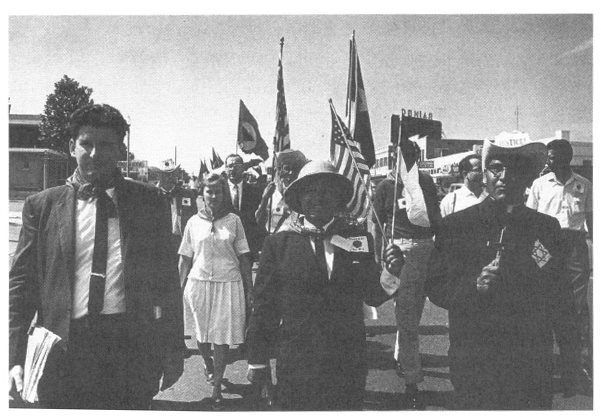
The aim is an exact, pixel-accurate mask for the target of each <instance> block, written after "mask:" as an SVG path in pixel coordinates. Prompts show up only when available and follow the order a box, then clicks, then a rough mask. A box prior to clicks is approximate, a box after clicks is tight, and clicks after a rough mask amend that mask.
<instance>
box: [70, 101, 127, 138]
mask: <svg viewBox="0 0 601 417" xmlns="http://www.w3.org/2000/svg"><path fill="white" fill-rule="evenodd" d="M84 126H91V127H96V128H98V127H105V128H109V129H112V130H114V131H115V133H117V135H118V136H119V137H120V138H121V141H123V138H124V137H125V133H126V132H127V130H128V129H129V125H128V124H127V122H126V121H125V119H124V118H123V116H122V115H121V112H119V110H117V109H116V108H114V107H112V106H109V105H108V104H88V105H86V106H83V107H80V108H78V109H77V110H75V111H74V112H73V114H71V118H70V120H69V128H70V130H71V137H72V138H73V139H77V137H78V136H79V130H80V129H81V128H82V127H84Z"/></svg>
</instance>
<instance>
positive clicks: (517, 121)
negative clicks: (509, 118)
mask: <svg viewBox="0 0 601 417" xmlns="http://www.w3.org/2000/svg"><path fill="white" fill-rule="evenodd" d="M515 130H517V131H519V130H520V106H519V105H516V106H515Z"/></svg>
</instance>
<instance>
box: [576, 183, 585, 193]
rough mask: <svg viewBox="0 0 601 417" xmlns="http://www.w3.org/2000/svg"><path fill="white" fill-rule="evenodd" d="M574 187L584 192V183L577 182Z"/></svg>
mask: <svg viewBox="0 0 601 417" xmlns="http://www.w3.org/2000/svg"><path fill="white" fill-rule="evenodd" d="M574 187H575V188H576V192H578V193H583V192H584V186H583V185H582V184H580V183H579V182H577V183H576V184H575V185H574Z"/></svg>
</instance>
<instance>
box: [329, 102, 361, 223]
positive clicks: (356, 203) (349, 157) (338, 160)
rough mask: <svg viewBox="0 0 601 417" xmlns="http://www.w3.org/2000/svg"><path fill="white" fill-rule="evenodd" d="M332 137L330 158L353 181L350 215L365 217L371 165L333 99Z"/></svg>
mask: <svg viewBox="0 0 601 417" xmlns="http://www.w3.org/2000/svg"><path fill="white" fill-rule="evenodd" d="M330 110H331V112H332V139H331V141H330V160H331V161H332V163H333V164H334V166H335V167H336V169H337V170H338V172H339V173H340V174H342V175H344V176H345V177H347V178H348V179H349V180H350V181H351V182H352V183H353V189H354V192H353V198H352V199H351V201H350V202H349V204H348V205H347V210H348V213H349V215H351V216H352V217H354V218H356V219H359V218H362V219H365V218H366V217H367V214H368V211H369V204H370V200H369V195H368V192H367V189H366V188H365V184H369V182H370V178H369V177H370V176H369V167H368V166H367V164H366V162H365V158H363V155H362V154H361V150H360V149H359V144H358V143H357V141H356V140H354V139H353V138H352V137H351V135H350V132H349V130H348V129H347V127H346V126H345V125H344V122H343V121H342V120H341V119H340V116H338V114H337V113H336V110H335V109H334V105H333V104H332V100H330Z"/></svg>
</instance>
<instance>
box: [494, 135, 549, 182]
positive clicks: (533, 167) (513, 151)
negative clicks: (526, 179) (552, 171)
mask: <svg viewBox="0 0 601 417" xmlns="http://www.w3.org/2000/svg"><path fill="white" fill-rule="evenodd" d="M500 156H505V157H507V156H511V157H515V156H518V157H521V158H524V159H526V160H528V161H529V163H528V165H527V166H528V168H529V171H528V172H525V173H524V174H525V175H529V176H530V177H533V178H535V177H537V176H538V174H539V173H540V172H541V171H542V170H543V168H544V167H545V164H546V163H547V147H546V146H545V144H543V143H541V142H528V143H525V144H520V145H513V146H512V145H507V144H494V143H492V142H490V141H489V140H485V141H484V145H483V146H482V170H483V171H484V170H485V169H486V165H487V164H488V161H489V160H491V159H492V158H496V157H500Z"/></svg>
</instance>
